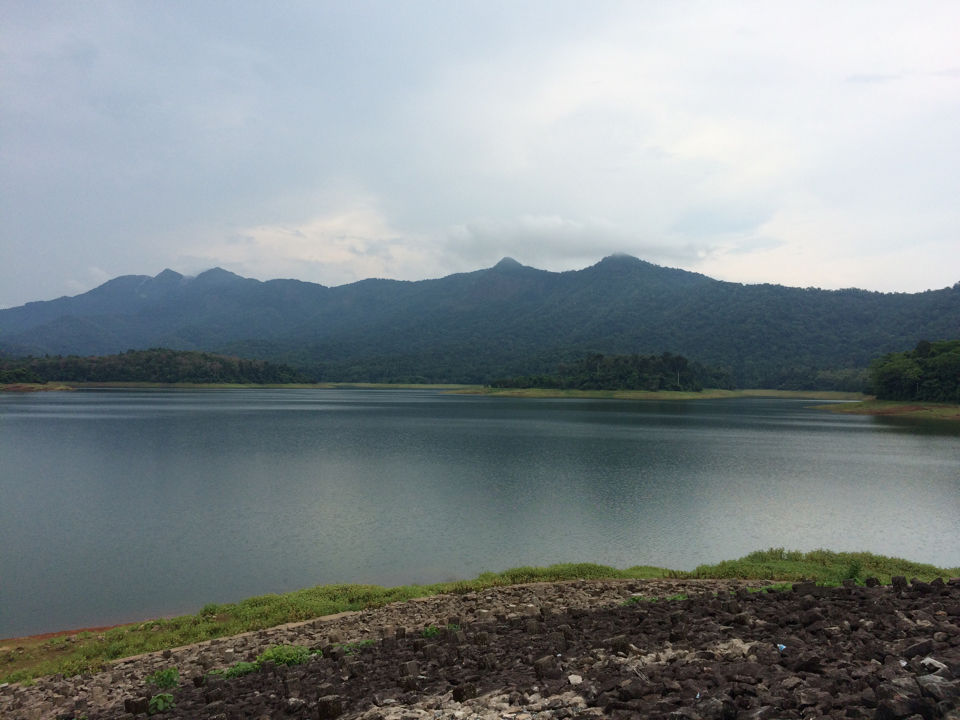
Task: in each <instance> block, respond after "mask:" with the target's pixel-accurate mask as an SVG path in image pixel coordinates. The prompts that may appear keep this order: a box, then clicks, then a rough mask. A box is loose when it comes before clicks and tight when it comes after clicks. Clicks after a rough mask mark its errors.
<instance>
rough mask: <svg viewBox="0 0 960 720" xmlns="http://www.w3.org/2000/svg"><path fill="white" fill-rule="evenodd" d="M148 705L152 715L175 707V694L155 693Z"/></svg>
mask: <svg viewBox="0 0 960 720" xmlns="http://www.w3.org/2000/svg"><path fill="white" fill-rule="evenodd" d="M148 707H149V709H150V714H151V715H155V714H156V713H162V712H166V711H167V710H169V709H170V708H172V707H173V695H171V694H170V693H159V694H157V695H154V696H153V697H152V698H150V703H149V705H148Z"/></svg>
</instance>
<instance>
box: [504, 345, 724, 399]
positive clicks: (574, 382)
mask: <svg viewBox="0 0 960 720" xmlns="http://www.w3.org/2000/svg"><path fill="white" fill-rule="evenodd" d="M491 386H492V387H498V388H560V389H568V390H694V391H699V390H703V388H704V387H711V388H730V387H733V382H732V380H731V378H730V373H729V372H726V371H724V370H717V369H714V368H708V367H705V366H704V365H701V364H700V363H697V362H690V361H689V360H688V359H687V358H685V357H683V356H682V355H672V354H670V353H663V354H662V355H600V354H592V355H589V356H587V357H585V358H583V359H582V360H580V361H579V362H577V363H574V364H572V365H560V367H559V369H558V370H557V373H556V374H555V375H525V376H520V377H514V378H503V379H499V380H494V381H493V382H492V383H491Z"/></svg>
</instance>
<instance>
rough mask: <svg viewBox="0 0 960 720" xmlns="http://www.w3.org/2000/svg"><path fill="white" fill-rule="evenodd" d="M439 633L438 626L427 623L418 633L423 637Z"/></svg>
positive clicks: (435, 635) (431, 636) (434, 635)
mask: <svg viewBox="0 0 960 720" xmlns="http://www.w3.org/2000/svg"><path fill="white" fill-rule="evenodd" d="M439 634H440V628H438V627H437V626H436V625H427V627H425V628H424V629H423V630H421V631H420V635H421V636H422V637H425V638H434V637H437V636H438V635H439Z"/></svg>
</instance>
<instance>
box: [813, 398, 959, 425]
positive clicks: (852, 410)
mask: <svg viewBox="0 0 960 720" xmlns="http://www.w3.org/2000/svg"><path fill="white" fill-rule="evenodd" d="M817 409H818V410H827V411H829V412H835V413H845V414H848V415H877V416H885V417H904V418H916V419H920V420H948V421H953V422H957V421H960V405H957V404H953V403H935V402H923V401H920V400H905V401H899V400H877V399H875V398H869V399H866V400H863V401H861V402H856V403H843V404H836V405H834V404H831V405H818V406H817Z"/></svg>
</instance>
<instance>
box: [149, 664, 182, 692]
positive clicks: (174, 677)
mask: <svg viewBox="0 0 960 720" xmlns="http://www.w3.org/2000/svg"><path fill="white" fill-rule="evenodd" d="M147 682H148V683H152V684H153V685H156V686H157V687H158V688H163V689H166V688H174V687H176V686H177V685H178V684H179V683H180V671H179V670H177V669H176V668H166V669H165V670H157V671H156V672H155V673H153V675H148V676H147Z"/></svg>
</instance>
